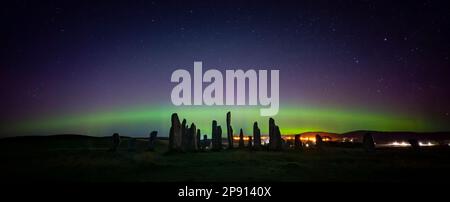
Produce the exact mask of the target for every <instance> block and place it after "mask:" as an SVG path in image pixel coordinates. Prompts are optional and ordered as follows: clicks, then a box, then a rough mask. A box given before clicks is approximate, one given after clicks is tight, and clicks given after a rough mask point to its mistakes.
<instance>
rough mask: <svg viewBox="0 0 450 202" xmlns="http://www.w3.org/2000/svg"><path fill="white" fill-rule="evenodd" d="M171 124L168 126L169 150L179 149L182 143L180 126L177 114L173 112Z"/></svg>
mask: <svg viewBox="0 0 450 202" xmlns="http://www.w3.org/2000/svg"><path fill="white" fill-rule="evenodd" d="M171 122H172V125H171V126H170V132H169V150H170V151H180V150H181V143H182V136H181V135H182V134H181V133H182V127H181V123H180V119H179V118H178V114H176V113H173V114H172V117H171Z"/></svg>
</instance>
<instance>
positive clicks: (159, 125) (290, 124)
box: [0, 1, 450, 137]
mask: <svg viewBox="0 0 450 202" xmlns="http://www.w3.org/2000/svg"><path fill="white" fill-rule="evenodd" d="M2 16H3V17H4V18H5V19H8V20H7V22H5V23H4V25H3V26H2V30H3V32H4V34H2V39H3V41H5V43H4V45H2V60H1V61H0V62H1V70H0V82H1V83H0V85H1V88H0V92H1V94H2V99H1V100H0V104H1V106H2V116H1V120H0V121H1V122H0V137H7V136H15V135H46V134H61V133H76V134H86V135H92V136H105V135H111V134H112V133H113V132H119V133H120V134H121V135H127V136H128V135H129V136H138V137H144V136H147V135H148V133H149V132H150V131H152V130H158V131H159V132H160V135H161V136H167V132H168V127H169V124H170V123H169V120H170V115H171V113H173V112H177V113H178V114H179V116H180V118H186V119H187V121H188V123H191V122H195V123H196V124H197V126H198V127H199V128H200V129H201V130H202V133H204V134H209V131H210V127H211V121H212V120H213V119H216V120H217V121H218V123H219V124H220V125H224V124H225V113H226V112H227V111H231V112H232V125H233V127H234V128H236V129H237V128H243V129H244V132H245V133H250V131H251V127H252V124H253V122H254V121H258V122H259V125H260V127H261V129H262V133H263V134H265V133H267V122H268V117H261V116H259V108H261V106H255V107H242V106H240V107H238V106H231V107H226V106H213V107H211V106H189V107H188V106H184V107H176V106H173V105H172V104H171V102H170V92H171V89H172V88H173V86H174V84H173V83H171V82H170V75H171V73H172V72H173V71H174V70H176V69H179V68H183V69H187V70H190V71H192V68H193V62H194V61H203V65H204V67H203V68H204V69H211V68H215V69H219V70H225V69H228V68H231V69H243V70H246V69H270V68H274V69H279V70H280V112H279V113H278V115H276V116H275V117H274V118H275V120H276V122H277V124H278V125H279V126H280V128H281V131H282V133H283V134H294V133H300V132H305V131H328V132H337V133H343V132H348V131H353V130H380V131H448V130H450V124H449V123H450V115H449V113H450V104H449V103H450V90H449V89H450V88H449V87H450V84H449V83H448V78H449V76H448V75H450V68H448V67H449V55H450V47H449V45H448V44H450V41H449V38H448V36H449V35H450V31H449V24H450V17H449V16H450V14H449V12H448V7H447V6H445V3H444V2H441V1H412V2H389V1H302V2H291V1H281V2H278V1H273V2H271V1H264V2H259V1H240V2H235V1H232V2H222V1H215V2H207V1H193V2H189V1H186V2H184V1H183V2H171V1H162V2H160V1H131V2H127V1H123V2H122V3H117V2H114V3H113V2H110V3H104V2H103V3H102V2H90V1H86V2H71V1H65V2H44V1H40V2H37V1H33V2H28V1H21V2H14V3H9V4H8V5H5V7H4V8H2ZM236 129H235V130H236ZM236 131H237V130H236Z"/></svg>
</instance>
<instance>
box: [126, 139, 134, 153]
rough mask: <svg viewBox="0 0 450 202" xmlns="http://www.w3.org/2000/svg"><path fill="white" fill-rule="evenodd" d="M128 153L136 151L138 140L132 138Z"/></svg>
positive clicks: (129, 141)
mask: <svg viewBox="0 0 450 202" xmlns="http://www.w3.org/2000/svg"><path fill="white" fill-rule="evenodd" d="M128 151H131V152H132V151H136V139H134V138H132V137H130V138H129V139H128Z"/></svg>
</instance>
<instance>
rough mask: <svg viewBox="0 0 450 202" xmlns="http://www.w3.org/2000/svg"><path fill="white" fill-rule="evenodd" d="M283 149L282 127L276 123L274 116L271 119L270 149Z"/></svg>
mask: <svg viewBox="0 0 450 202" xmlns="http://www.w3.org/2000/svg"><path fill="white" fill-rule="evenodd" d="M281 149H282V142H281V133H280V128H279V127H278V126H277V125H275V120H274V119H273V118H270V119H269V150H272V151H279V150H281Z"/></svg>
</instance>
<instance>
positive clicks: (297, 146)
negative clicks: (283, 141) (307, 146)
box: [294, 135, 303, 150]
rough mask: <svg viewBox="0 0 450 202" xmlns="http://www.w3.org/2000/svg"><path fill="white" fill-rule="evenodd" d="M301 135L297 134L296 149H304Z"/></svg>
mask: <svg viewBox="0 0 450 202" xmlns="http://www.w3.org/2000/svg"><path fill="white" fill-rule="evenodd" d="M300 137H301V135H295V139H294V148H295V150H302V149H303V145H302V140H301V138H300Z"/></svg>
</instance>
